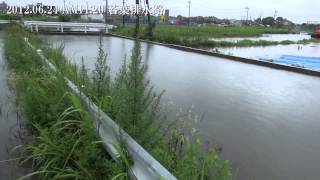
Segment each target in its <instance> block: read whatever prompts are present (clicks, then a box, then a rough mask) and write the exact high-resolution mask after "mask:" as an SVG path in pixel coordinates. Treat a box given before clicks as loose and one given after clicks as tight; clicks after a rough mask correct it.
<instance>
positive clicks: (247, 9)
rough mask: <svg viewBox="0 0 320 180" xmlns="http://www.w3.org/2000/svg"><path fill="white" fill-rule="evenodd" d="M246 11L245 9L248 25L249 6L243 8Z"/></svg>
mask: <svg viewBox="0 0 320 180" xmlns="http://www.w3.org/2000/svg"><path fill="white" fill-rule="evenodd" d="M244 9H245V10H246V11H247V18H246V24H247V25H248V20H249V19H248V18H249V10H250V8H249V7H245V8H244Z"/></svg>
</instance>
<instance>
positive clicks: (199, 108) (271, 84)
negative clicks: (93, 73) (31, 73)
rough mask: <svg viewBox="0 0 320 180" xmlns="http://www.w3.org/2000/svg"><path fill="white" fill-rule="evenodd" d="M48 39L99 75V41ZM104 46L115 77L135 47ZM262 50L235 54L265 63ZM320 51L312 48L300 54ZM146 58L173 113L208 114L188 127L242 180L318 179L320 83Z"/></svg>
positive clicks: (242, 67) (229, 66) (163, 56)
mask: <svg viewBox="0 0 320 180" xmlns="http://www.w3.org/2000/svg"><path fill="white" fill-rule="evenodd" d="M42 38H43V39H47V40H49V41H51V42H52V43H53V44H55V45H57V44H60V43H64V44H65V50H64V53H65V54H66V56H67V57H68V58H69V59H71V60H73V61H74V62H75V63H78V64H80V62H81V57H84V58H85V64H86V65H87V67H88V68H89V69H90V70H92V69H93V68H94V63H95V61H96V57H97V48H98V39H99V38H98V37H94V36H42ZM103 43H104V46H105V49H106V50H107V52H108V61H109V64H110V66H111V69H112V73H113V74H115V73H116V72H117V71H118V70H119V68H120V67H121V65H122V62H123V60H124V57H125V56H128V57H130V55H131V54H130V52H131V49H132V47H133V41H131V40H126V39H121V38H115V37H104V38H103ZM279 47H280V49H281V48H282V49H281V50H278V51H276V52H278V53H284V52H285V53H289V54H290V52H291V51H292V52H296V51H297V46H285V47H282V46H279ZM290 47H291V48H290ZM258 49H259V48H257V49H256V50H254V49H252V50H251V49H250V48H247V49H246V50H244V51H247V54H246V53H244V51H241V50H240V49H234V50H235V51H232V53H234V54H237V52H236V51H237V50H238V53H239V54H241V53H243V56H244V55H246V56H259V55H260V54H259V53H258V52H260V53H263V49H262V48H260V51H259V50H258ZM286 49H287V50H286ZM316 49H318V50H319V47H318V48H317V47H311V46H306V47H303V48H302V50H301V51H298V52H299V53H302V52H303V53H306V54H308V52H313V51H315V53H316V51H318V50H316ZM229 50H230V51H231V50H232V49H229ZM225 52H226V53H228V49H225ZM269 52H270V53H271V54H272V52H273V51H272V50H270V51H269ZM276 52H274V53H276ZM266 53H268V52H266ZM248 54H249V55H248ZM142 58H143V60H144V62H145V63H147V64H148V65H149V69H148V76H149V78H150V79H151V82H152V83H153V84H154V85H155V89H156V90H158V91H161V90H166V93H165V95H164V100H163V103H164V104H166V107H167V108H169V109H170V110H172V111H173V112H176V111H180V110H182V111H184V110H186V111H187V110H189V109H190V110H191V111H193V112H195V113H197V114H199V115H202V114H204V119H203V120H202V121H201V122H200V123H197V124H195V123H194V122H193V121H192V120H187V119H186V121H190V122H186V123H189V124H194V127H195V128H196V129H197V130H198V132H199V134H200V136H201V137H202V139H203V141H204V143H205V144H207V143H209V144H214V145H219V146H220V145H221V146H222V148H223V150H222V157H223V158H225V159H228V160H230V162H231V166H232V169H233V174H234V175H235V179H240V180H242V179H246V180H251V179H252V180H253V179H259V180H260V179H261V180H270V179H275V180H278V179H279V180H282V179H297V180H298V179H303V178H306V177H308V178H307V179H318V177H319V172H318V171H319V170H318V169H319V168H318V165H319V162H320V156H319V152H320V141H319V137H320V114H319V110H318V109H319V108H320V95H319V93H318V92H319V91H320V78H318V77H313V76H307V75H303V74H298V73H292V72H287V71H283V70H276V69H272V68H267V67H262V66H256V65H252V64H245V63H241V62H235V61H229V60H226V59H221V58H216V57H211V56H206V55H201V54H197V53H191V52H185V51H179V50H175V49H171V48H167V47H163V46H158V45H153V44H147V43H142Z"/></svg>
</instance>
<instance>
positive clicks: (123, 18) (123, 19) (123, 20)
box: [122, 0, 126, 26]
mask: <svg viewBox="0 0 320 180" xmlns="http://www.w3.org/2000/svg"><path fill="white" fill-rule="evenodd" d="M124 1H125V0H123V1H122V8H123V11H124V14H123V15H122V25H123V26H125V13H126V12H125V7H124V4H125V3H124Z"/></svg>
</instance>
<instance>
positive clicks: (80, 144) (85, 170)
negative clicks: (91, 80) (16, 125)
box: [5, 25, 125, 180]
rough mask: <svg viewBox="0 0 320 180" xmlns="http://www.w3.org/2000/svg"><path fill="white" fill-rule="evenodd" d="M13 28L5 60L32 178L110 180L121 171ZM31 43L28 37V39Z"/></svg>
mask: <svg viewBox="0 0 320 180" xmlns="http://www.w3.org/2000/svg"><path fill="white" fill-rule="evenodd" d="M25 35H28V34H26V33H25V32H24V31H22V30H21V29H20V27H19V26H15V25H11V26H10V27H8V29H7V31H6V36H5V55H6V58H7V60H8V62H9V65H10V67H11V68H12V69H13V70H14V75H13V78H14V80H15V85H16V93H17V102H18V104H19V105H20V106H21V107H22V108H23V110H24V113H25V115H26V117H27V119H28V122H27V124H28V127H29V129H30V131H31V133H32V136H33V141H32V142H31V144H30V145H28V146H27V147H25V148H24V149H23V150H22V152H21V157H22V160H21V161H22V163H23V162H26V161H29V160H30V161H31V162H32V165H33V169H34V173H32V174H29V175H27V176H25V177H22V178H21V179H24V178H27V177H29V176H36V177H37V178H38V179H48V180H49V179H50V180H52V179H83V180H85V179H86V180H87V179H92V180H95V179H97V180H98V179H111V178H112V177H115V176H116V175H119V174H120V175H121V174H123V173H124V172H125V171H124V170H125V169H124V168H123V166H119V165H117V164H115V162H114V161H112V160H111V158H110V157H109V156H108V155H107V154H106V152H105V150H104V148H103V146H102V143H101V142H100V141H99V138H98V137H97V135H96V132H95V129H94V127H93V124H92V121H91V119H90V116H89V115H88V114H87V112H86V111H85V110H84V109H83V108H82V106H81V103H80V101H79V100H78V99H77V98H76V96H75V95H74V94H72V93H71V92H69V91H68V89H67V87H66V85H65V83H64V81H63V79H62V77H61V76H60V75H59V74H57V75H56V76H53V75H52V74H51V73H50V72H49V70H48V69H47V68H46V67H44V66H42V64H41V63H40V59H39V57H38V56H37V54H36V52H33V51H32V50H31V49H30V48H29V47H27V45H26V44H25V43H24V40H23V37H24V36H25ZM30 38H31V37H30Z"/></svg>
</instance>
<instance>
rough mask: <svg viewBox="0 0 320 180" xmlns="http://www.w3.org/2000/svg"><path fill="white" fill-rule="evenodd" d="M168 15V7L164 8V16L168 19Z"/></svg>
mask: <svg viewBox="0 0 320 180" xmlns="http://www.w3.org/2000/svg"><path fill="white" fill-rule="evenodd" d="M169 16H170V11H169V9H166V10H165V11H164V17H166V19H169Z"/></svg>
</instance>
